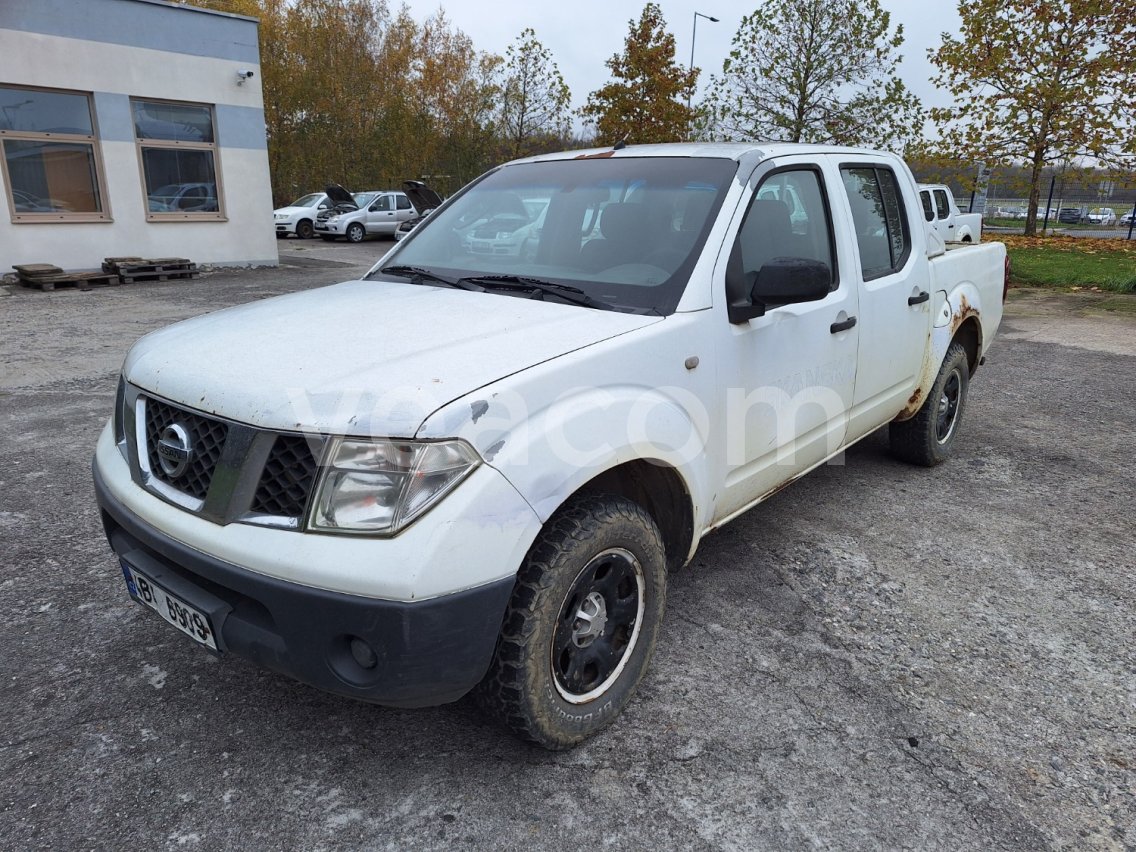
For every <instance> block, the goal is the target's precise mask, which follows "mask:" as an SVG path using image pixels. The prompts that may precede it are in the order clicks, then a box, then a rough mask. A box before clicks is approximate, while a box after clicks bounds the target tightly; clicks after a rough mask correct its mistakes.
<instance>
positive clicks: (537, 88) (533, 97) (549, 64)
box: [500, 28, 572, 157]
mask: <svg viewBox="0 0 1136 852" xmlns="http://www.w3.org/2000/svg"><path fill="white" fill-rule="evenodd" d="M503 73H504V79H503V81H502V84H501V111H500V132H501V134H502V136H503V137H504V141H505V142H506V144H507V145H508V149H509V155H510V156H511V157H522V156H525V155H526V154H531V153H535V152H536V149H537V148H539V147H541V145H542V144H547V143H549V142H550V141H551V142H555V143H560V142H562V141H563V139H564V138H565V137H566V136H567V135H568V131H569V130H570V129H571V116H570V113H569V105H570V104H571V100H572V95H571V92H569V90H568V86H567V85H566V84H565V82H564V78H563V77H562V76H561V74H560V69H559V68H558V67H557V65H556V63H555V62H554V61H553V60H552V51H550V50H549V49H548V48H546V47H545V46H544V45H543V44H541V43H540V42H539V41H537V38H536V32H535V31H534V30H532V29H531V28H530V29H525V30H522V31H521V34H520V35H519V36H518V37H517V39H516V41H515V42H514V43H513V44H511V45H509V47H508V48H506V50H505V67H504V72H503ZM555 147H561V146H560V145H559V144H557V145H556V146H555Z"/></svg>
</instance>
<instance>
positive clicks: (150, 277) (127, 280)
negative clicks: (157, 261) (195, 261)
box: [118, 269, 201, 284]
mask: <svg viewBox="0 0 1136 852" xmlns="http://www.w3.org/2000/svg"><path fill="white" fill-rule="evenodd" d="M200 274H201V273H199V272H198V271H197V270H196V269H185V270H180V271H177V270H174V271H170V272H142V273H139V274H138V275H127V274H125V273H120V274H119V276H118V277H119V278H120V279H122V283H123V284H133V283H134V282H135V281H174V280H176V279H179V278H196V277H197V276H198V275H200Z"/></svg>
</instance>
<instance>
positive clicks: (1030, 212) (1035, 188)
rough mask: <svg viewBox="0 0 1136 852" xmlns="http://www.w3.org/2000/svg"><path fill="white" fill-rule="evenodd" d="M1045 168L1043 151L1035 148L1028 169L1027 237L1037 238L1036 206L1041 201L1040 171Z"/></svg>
mask: <svg viewBox="0 0 1136 852" xmlns="http://www.w3.org/2000/svg"><path fill="white" fill-rule="evenodd" d="M1043 168H1045V150H1044V149H1043V148H1040V147H1039V148H1035V149H1034V152H1033V161H1032V163H1031V167H1030V190H1029V206H1028V207H1027V208H1026V230H1025V235H1026V236H1027V237H1033V236H1037V205H1038V203H1039V202H1040V200H1041V170H1042V169H1043Z"/></svg>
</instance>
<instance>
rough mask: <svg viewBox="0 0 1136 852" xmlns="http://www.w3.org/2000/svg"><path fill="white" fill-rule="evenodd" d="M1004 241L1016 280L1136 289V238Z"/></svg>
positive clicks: (1112, 289)
mask: <svg viewBox="0 0 1136 852" xmlns="http://www.w3.org/2000/svg"><path fill="white" fill-rule="evenodd" d="M1004 242H1005V243H1006V245H1007V248H1008V250H1009V252H1010V263H1011V265H1012V269H1013V280H1014V281H1015V282H1018V283H1021V284H1030V285H1033V286H1039V287H1060V288H1067V287H1097V288H1099V289H1101V290H1107V291H1110V292H1114V293H1136V240H1133V241H1132V242H1127V241H1124V240H1091V239H1076V238H1069V239H1061V238H1060V237H1042V238H1033V239H1029V238H1026V237H1009V238H1008V239H1005V240H1004Z"/></svg>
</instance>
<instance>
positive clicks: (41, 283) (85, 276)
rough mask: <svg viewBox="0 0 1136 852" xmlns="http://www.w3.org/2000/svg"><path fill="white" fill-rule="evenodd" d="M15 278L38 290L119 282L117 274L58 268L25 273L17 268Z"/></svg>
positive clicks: (80, 287)
mask: <svg viewBox="0 0 1136 852" xmlns="http://www.w3.org/2000/svg"><path fill="white" fill-rule="evenodd" d="M17 273H18V275H17V278H18V280H19V282H20V284H22V285H23V286H25V287H38V288H39V289H40V290H45V291H46V290H54V289H55V288H56V287H78V288H79V289H80V290H90V289H91V288H92V287H114V286H117V285H118V284H120V283H121V282H120V281H119V279H118V276H117V275H108V274H106V273H103V272H64V271H63V270H62V269H60V270H59V271H58V272H56V273H49V272H42V271H39V272H36V273H35V274H26V273H24V272H20V271H19V270H17Z"/></svg>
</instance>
